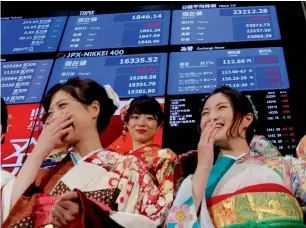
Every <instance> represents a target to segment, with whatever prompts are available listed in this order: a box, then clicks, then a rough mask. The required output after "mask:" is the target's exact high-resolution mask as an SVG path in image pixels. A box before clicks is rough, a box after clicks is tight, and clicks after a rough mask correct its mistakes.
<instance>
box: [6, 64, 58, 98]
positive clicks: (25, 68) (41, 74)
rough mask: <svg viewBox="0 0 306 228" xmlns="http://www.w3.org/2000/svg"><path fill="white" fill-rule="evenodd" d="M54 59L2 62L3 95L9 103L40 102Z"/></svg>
mask: <svg viewBox="0 0 306 228" xmlns="http://www.w3.org/2000/svg"><path fill="white" fill-rule="evenodd" d="M52 63H53V60H51V59H47V60H30V61H16V62H2V63H1V96H2V97H3V99H4V100H5V102H6V103H7V104H21V103H36V102H40V101H41V99H42V95H43V93H44V90H45V88H46V84H47V81H48V77H49V75H50V70H51V67H52Z"/></svg>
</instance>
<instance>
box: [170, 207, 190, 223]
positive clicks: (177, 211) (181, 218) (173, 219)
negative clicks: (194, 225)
mask: <svg viewBox="0 0 306 228" xmlns="http://www.w3.org/2000/svg"><path fill="white" fill-rule="evenodd" d="M189 212H190V207H189V206H188V205H186V204H184V205H183V206H181V208H179V207H178V206H174V207H172V208H171V210H170V216H169V222H170V223H177V226H178V227H179V228H183V227H184V222H189V221H192V220H193V215H192V214H191V213H189Z"/></svg>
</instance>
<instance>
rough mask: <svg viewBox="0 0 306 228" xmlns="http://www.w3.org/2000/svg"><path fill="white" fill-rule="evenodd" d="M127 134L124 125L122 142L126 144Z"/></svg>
mask: <svg viewBox="0 0 306 228" xmlns="http://www.w3.org/2000/svg"><path fill="white" fill-rule="evenodd" d="M126 134H127V127H126V125H125V124H124V125H123V131H122V141H123V142H125V140H126Z"/></svg>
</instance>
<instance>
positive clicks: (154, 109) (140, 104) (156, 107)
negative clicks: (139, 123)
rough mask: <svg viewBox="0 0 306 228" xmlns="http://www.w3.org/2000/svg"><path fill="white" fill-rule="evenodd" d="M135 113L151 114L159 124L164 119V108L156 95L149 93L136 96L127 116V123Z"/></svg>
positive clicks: (125, 119)
mask: <svg viewBox="0 0 306 228" xmlns="http://www.w3.org/2000/svg"><path fill="white" fill-rule="evenodd" d="M133 114H139V115H140V114H149V115H152V116H154V118H155V119H156V120H157V123H158V126H159V125H161V123H162V122H163V120H164V113H163V110H162V108H161V106H160V104H159V103H158V101H157V100H155V98H154V97H149V96H147V95H143V96H139V97H136V98H135V99H134V100H133V101H132V102H131V104H130V107H129V108H128V110H127V112H126V114H125V116H124V122H125V123H127V122H128V121H129V120H130V118H131V116H132V115H133Z"/></svg>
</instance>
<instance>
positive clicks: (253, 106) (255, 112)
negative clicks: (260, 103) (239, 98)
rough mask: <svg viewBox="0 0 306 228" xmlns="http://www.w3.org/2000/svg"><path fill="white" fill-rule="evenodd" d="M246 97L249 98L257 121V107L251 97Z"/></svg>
mask: <svg viewBox="0 0 306 228" xmlns="http://www.w3.org/2000/svg"><path fill="white" fill-rule="evenodd" d="M246 97H247V98H248V100H249V102H250V103H251V106H252V109H253V113H254V116H255V119H256V120H258V111H257V110H256V107H255V105H254V103H253V101H252V99H251V96H249V95H247V96H246Z"/></svg>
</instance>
